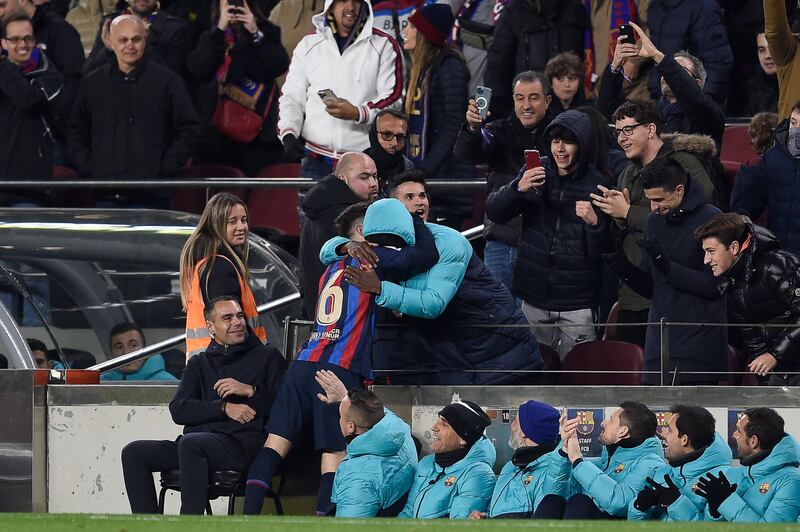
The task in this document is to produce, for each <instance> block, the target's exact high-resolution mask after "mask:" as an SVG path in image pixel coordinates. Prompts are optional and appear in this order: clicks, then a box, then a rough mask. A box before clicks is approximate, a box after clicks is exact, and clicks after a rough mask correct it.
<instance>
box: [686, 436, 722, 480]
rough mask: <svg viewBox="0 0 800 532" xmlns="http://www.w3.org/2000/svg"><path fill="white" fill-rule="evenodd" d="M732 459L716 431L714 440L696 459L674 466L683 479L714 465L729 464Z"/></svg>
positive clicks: (694, 475) (709, 468)
mask: <svg viewBox="0 0 800 532" xmlns="http://www.w3.org/2000/svg"><path fill="white" fill-rule="evenodd" d="M731 460H733V453H732V452H731V448H730V446H729V445H728V442H726V441H725V440H724V439H723V438H722V436H720V435H719V433H718V432H716V433H714V441H712V442H711V445H709V446H708V447H707V448H706V450H705V451H704V452H703V454H701V455H700V456H699V457H697V459H696V460H692V461H691V462H687V463H686V464H683V465H681V466H678V467H674V468H673V469H674V471H675V474H676V475H679V476H682V477H683V478H685V479H692V478H695V477H698V476H700V475H703V474H705V473H706V472H707V471H710V470H711V469H713V468H715V467H722V466H729V465H730V464H731Z"/></svg>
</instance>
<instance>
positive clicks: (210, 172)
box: [172, 164, 246, 214]
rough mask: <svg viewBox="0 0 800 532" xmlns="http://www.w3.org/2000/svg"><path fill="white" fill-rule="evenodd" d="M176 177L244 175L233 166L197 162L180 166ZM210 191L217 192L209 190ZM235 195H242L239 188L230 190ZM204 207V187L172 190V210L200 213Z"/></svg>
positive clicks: (234, 176)
mask: <svg viewBox="0 0 800 532" xmlns="http://www.w3.org/2000/svg"><path fill="white" fill-rule="evenodd" d="M178 177H185V178H189V179H192V178H203V177H232V178H242V177H246V176H245V175H244V172H242V171H241V170H239V169H238V168H236V167H234V166H225V165H223V164H198V165H196V166H187V167H185V168H182V169H181V171H180V173H179V174H178ZM209 192H210V193H215V192H218V191H217V190H211V191H209ZM231 192H233V193H235V194H236V195H237V196H240V197H241V196H242V192H241V191H240V190H236V191H231ZM205 207H206V189H204V188H177V189H175V190H174V191H173V192H172V210H175V211H181V212H191V213H194V214H201V213H202V212H203V209H205Z"/></svg>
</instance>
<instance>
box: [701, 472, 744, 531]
mask: <svg viewBox="0 0 800 532" xmlns="http://www.w3.org/2000/svg"><path fill="white" fill-rule="evenodd" d="M706 476H707V477H708V478H704V477H700V480H698V481H697V489H696V490H695V493H697V494H698V495H699V496H701V497H703V498H705V499H707V500H708V511H709V513H711V517H713V518H715V519H717V518H719V517H720V513H719V507H720V505H721V504H722V503H723V502H725V499H727V498H728V497H730V496H731V495H733V494H734V493H736V487H737V485H736V484H731V483H730V482H728V479H727V478H725V473H723V472H722V471H720V472H719V476H718V477H715V476H714V475H713V474H712V473H707V474H706Z"/></svg>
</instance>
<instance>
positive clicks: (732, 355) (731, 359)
mask: <svg viewBox="0 0 800 532" xmlns="http://www.w3.org/2000/svg"><path fill="white" fill-rule="evenodd" d="M743 365H744V364H743V361H742V357H741V355H740V354H739V351H737V349H736V348H735V347H733V346H731V345H729V346H728V371H729V372H730V373H729V374H728V377H727V379H725V380H721V381H719V384H720V386H739V385H740V384H741V383H742V375H739V374H738V373H739V372H741V371H742V367H743Z"/></svg>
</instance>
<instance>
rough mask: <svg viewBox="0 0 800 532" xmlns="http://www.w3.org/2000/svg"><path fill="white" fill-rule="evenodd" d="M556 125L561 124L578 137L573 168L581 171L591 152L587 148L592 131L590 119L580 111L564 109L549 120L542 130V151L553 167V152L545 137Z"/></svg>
mask: <svg viewBox="0 0 800 532" xmlns="http://www.w3.org/2000/svg"><path fill="white" fill-rule="evenodd" d="M556 126H561V127H563V128H565V129H567V130H569V131H571V132H572V133H573V134H574V135H575V136H576V137H578V165H577V166H576V167H575V169H576V170H577V171H578V172H582V171H583V170H585V169H586V166H587V165H588V164H589V160H588V154H589V153H591V150H590V149H589V143H590V139H591V131H592V122H591V120H589V117H588V116H587V115H585V114H583V113H582V112H580V111H574V110H573V111H564V112H563V113H561V114H559V115H558V116H556V117H555V118H554V119H553V121H552V122H550V125H548V126H547V129H545V130H544V136H543V138H544V151H545V153H547V156H548V157H549V158H550V162H551V164H552V165H553V167H554V168H555V158H554V157H553V152H552V150H551V149H550V142H548V141H547V139H548V136H549V134H550V132H551V131H552V130H553V128H555V127H556Z"/></svg>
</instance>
